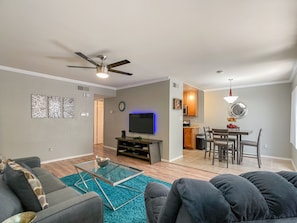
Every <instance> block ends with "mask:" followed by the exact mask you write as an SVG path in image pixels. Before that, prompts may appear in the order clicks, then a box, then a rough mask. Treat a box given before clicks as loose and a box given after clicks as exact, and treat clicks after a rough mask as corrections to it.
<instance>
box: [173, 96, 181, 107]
mask: <svg viewBox="0 0 297 223" xmlns="http://www.w3.org/2000/svg"><path fill="white" fill-rule="evenodd" d="M173 109H176V110H180V109H182V100H181V99H178V98H173Z"/></svg>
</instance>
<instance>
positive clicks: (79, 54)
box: [75, 52, 100, 67]
mask: <svg viewBox="0 0 297 223" xmlns="http://www.w3.org/2000/svg"><path fill="white" fill-rule="evenodd" d="M75 54H76V55H78V56H80V57H81V58H83V59H85V60H87V61H89V62H90V63H92V64H94V65H95V66H96V67H97V66H100V65H99V64H97V63H96V62H95V61H94V60H92V59H91V58H90V57H87V56H86V55H84V54H83V53H81V52H75Z"/></svg>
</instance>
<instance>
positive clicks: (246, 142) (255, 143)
mask: <svg viewBox="0 0 297 223" xmlns="http://www.w3.org/2000/svg"><path fill="white" fill-rule="evenodd" d="M261 133H262V128H261V129H260V130H259V134H258V139H257V141H251V140H241V141H240V161H242V160H243V156H248V157H254V158H257V160H258V166H259V168H261V164H262V162H261V152H260V139H261ZM244 146H250V147H254V148H256V153H254V154H251V153H244V151H243V149H244Z"/></svg>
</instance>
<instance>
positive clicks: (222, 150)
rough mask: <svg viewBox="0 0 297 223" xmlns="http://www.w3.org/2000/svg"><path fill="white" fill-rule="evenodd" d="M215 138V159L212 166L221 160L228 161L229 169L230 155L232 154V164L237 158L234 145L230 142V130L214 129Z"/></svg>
mask: <svg viewBox="0 0 297 223" xmlns="http://www.w3.org/2000/svg"><path fill="white" fill-rule="evenodd" d="M212 136H213V158H212V165H214V160H215V159H219V160H220V161H222V160H226V161H227V168H228V163H229V154H231V155H232V156H231V160H232V164H233V161H234V157H235V150H234V143H233V142H232V141H230V140H229V130H228V129H212Z"/></svg>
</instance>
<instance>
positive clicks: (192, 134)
mask: <svg viewBox="0 0 297 223" xmlns="http://www.w3.org/2000/svg"><path fill="white" fill-rule="evenodd" d="M198 133H199V131H198V128H191V127H185V128H184V148H185V149H196V135H197V134H198Z"/></svg>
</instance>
